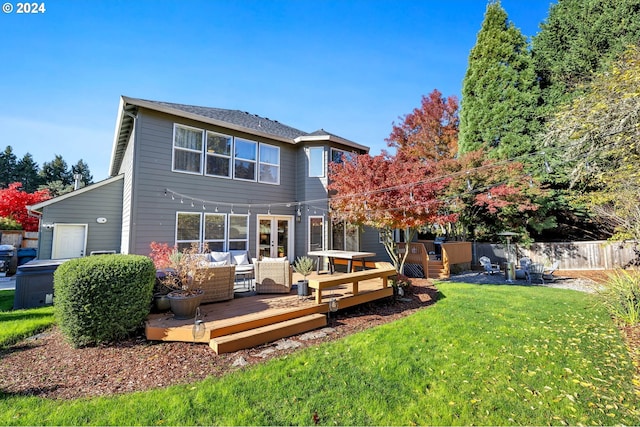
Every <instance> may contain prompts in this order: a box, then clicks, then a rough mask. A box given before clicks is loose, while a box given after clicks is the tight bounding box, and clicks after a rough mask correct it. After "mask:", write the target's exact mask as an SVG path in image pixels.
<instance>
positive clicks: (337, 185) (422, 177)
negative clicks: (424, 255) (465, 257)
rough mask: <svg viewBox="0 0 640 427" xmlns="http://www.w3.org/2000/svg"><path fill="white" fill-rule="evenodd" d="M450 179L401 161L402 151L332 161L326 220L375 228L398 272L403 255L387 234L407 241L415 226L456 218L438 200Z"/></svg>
mask: <svg viewBox="0 0 640 427" xmlns="http://www.w3.org/2000/svg"><path fill="white" fill-rule="evenodd" d="M450 181H451V179H450V178H442V177H440V172H439V170H438V165H437V164H435V163H426V162H421V161H417V159H415V158H407V157H406V156H405V155H404V154H403V152H400V153H398V155H396V156H390V155H388V154H387V153H383V154H380V155H378V156H370V155H368V154H364V155H359V156H354V157H353V158H351V159H349V160H345V161H344V162H343V163H332V164H331V166H330V184H329V190H331V191H332V197H331V200H330V206H331V215H332V219H333V220H335V221H347V222H349V223H352V224H358V225H367V226H371V227H374V228H377V229H378V230H379V231H380V234H381V237H382V240H383V244H384V247H385V250H386V251H387V254H388V255H389V257H390V258H391V260H392V262H393V265H394V267H395V268H396V270H397V271H398V272H402V268H403V266H404V261H405V259H406V256H407V255H408V253H405V255H404V257H402V259H400V258H399V257H398V255H397V250H396V243H395V241H394V239H393V231H394V230H395V229H405V230H408V231H409V233H408V235H407V236H406V240H407V241H411V240H412V239H413V237H414V236H415V234H416V232H417V230H418V228H419V227H422V226H425V225H428V224H445V223H450V222H455V221H456V220H457V215H456V214H452V213H448V212H445V211H446V209H444V208H445V201H444V200H443V199H442V197H441V196H442V195H443V194H444V193H445V191H446V189H447V186H448V185H449V182H450Z"/></svg>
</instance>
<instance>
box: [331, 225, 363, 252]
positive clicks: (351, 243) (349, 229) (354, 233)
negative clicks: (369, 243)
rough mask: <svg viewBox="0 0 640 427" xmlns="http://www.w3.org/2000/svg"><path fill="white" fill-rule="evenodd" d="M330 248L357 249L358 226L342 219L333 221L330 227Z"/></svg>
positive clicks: (358, 246)
mask: <svg viewBox="0 0 640 427" xmlns="http://www.w3.org/2000/svg"><path fill="white" fill-rule="evenodd" d="M331 237H332V243H333V245H332V249H336V250H339V251H358V250H359V248H360V244H359V233H358V226H357V225H353V224H349V223H345V222H343V221H340V222H334V223H333V224H332V229H331Z"/></svg>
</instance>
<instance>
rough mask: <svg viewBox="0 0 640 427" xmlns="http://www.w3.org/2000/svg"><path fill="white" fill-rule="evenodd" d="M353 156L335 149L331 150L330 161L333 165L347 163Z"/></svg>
mask: <svg viewBox="0 0 640 427" xmlns="http://www.w3.org/2000/svg"><path fill="white" fill-rule="evenodd" d="M354 155H355V153H351V152H349V151H344V150H338V149H337V148H332V149H331V161H332V162H334V163H343V162H345V161H347V162H348V161H350V160H351V159H353V157H354Z"/></svg>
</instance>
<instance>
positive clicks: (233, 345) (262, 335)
mask: <svg viewBox="0 0 640 427" xmlns="http://www.w3.org/2000/svg"><path fill="white" fill-rule="evenodd" d="M326 325H327V316H325V315H324V314H319V313H317V314H310V315H307V316H304V317H298V318H294V319H289V320H285V321H283V322H278V323H273V324H270V325H266V326H262V327H258V328H255V329H249V330H245V331H242V332H237V333H233V334H229V335H223V336H219V337H216V338H213V339H211V340H210V341H209V347H211V348H212V349H213V350H214V351H215V352H216V353H217V354H222V353H230V352H233V351H236V350H241V349H243V348H251V347H255V346H257V345H261V344H266V343H268V342H272V341H276V340H279V339H280V338H286V337H289V336H292V335H296V334H299V333H302V332H306V331H310V330H313V329H317V328H321V327H323V326H326Z"/></svg>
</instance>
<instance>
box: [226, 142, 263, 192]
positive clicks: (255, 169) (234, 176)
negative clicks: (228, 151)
mask: <svg viewBox="0 0 640 427" xmlns="http://www.w3.org/2000/svg"><path fill="white" fill-rule="evenodd" d="M238 140H242V141H245V142H252V143H254V144H255V147H256V148H255V149H256V153H255V154H256V156H255V157H256V160H250V159H245V158H244V157H236V150H235V149H236V142H237V141H238ZM258 145H259V144H258V142H257V141H252V140H250V139H245V138H235V137H234V138H233V179H234V180H236V181H245V182H257V181H258V175H259V174H260V171H258ZM237 160H240V161H243V162H249V163H253V164H254V168H253V173H254V177H253V179H246V178H237V177H236V161H237Z"/></svg>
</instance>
